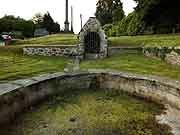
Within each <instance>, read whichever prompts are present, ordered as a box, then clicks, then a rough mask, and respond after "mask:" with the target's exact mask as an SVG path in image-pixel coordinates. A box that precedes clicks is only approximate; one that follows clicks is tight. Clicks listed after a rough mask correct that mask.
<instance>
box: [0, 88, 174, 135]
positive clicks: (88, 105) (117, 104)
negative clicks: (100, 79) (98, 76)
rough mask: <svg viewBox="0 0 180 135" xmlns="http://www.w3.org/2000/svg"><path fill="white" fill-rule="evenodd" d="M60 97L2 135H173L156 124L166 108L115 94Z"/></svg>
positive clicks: (0, 133)
mask: <svg viewBox="0 0 180 135" xmlns="http://www.w3.org/2000/svg"><path fill="white" fill-rule="evenodd" d="M60 95H61V96H60ZM60 95H59V96H55V97H52V98H50V99H48V100H47V101H45V102H43V103H41V104H40V105H38V106H36V107H33V108H32V107H31V108H30V109H28V110H27V111H26V112H25V113H24V114H22V115H21V116H19V117H18V118H17V119H16V120H15V121H14V122H13V123H11V124H9V125H4V126H3V127H2V126H1V127H0V135H171V133H170V128H169V127H168V126H167V125H161V124H158V122H157V121H156V120H155V115H158V114H160V113H162V112H163V109H164V107H163V106H162V105H158V104H155V103H152V102H147V101H145V100H143V99H138V98H135V97H132V96H129V95H128V94H126V93H123V92H118V91H112V90H111V91H110V90H77V91H69V92H66V93H61V94H60Z"/></svg>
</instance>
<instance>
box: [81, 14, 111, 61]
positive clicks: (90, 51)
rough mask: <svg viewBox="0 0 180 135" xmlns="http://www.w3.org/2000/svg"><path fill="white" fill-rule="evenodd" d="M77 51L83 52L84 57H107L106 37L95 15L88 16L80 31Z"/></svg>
mask: <svg viewBox="0 0 180 135" xmlns="http://www.w3.org/2000/svg"><path fill="white" fill-rule="evenodd" d="M78 51H79V52H81V53H82V54H83V58H84V59H98V58H105V57H107V55H108V44H107V37H106V35H105V33H104V31H103V30H102V28H101V24H100V22H99V21H98V20H97V19H96V18H95V17H90V18H89V20H88V21H87V23H86V24H85V25H84V27H83V28H82V30H81V31H80V33H79V45H78Z"/></svg>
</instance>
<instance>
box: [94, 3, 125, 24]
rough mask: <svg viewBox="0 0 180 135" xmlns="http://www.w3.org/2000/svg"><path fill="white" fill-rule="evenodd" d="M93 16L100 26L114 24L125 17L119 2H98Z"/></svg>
mask: <svg viewBox="0 0 180 135" xmlns="http://www.w3.org/2000/svg"><path fill="white" fill-rule="evenodd" d="M95 15H96V17H97V18H98V20H99V21H100V22H101V24H102V25H105V24H110V23H115V22H117V21H120V20H122V19H123V17H124V16H125V15H124V11H123V5H122V2H121V0H98V2H97V5H96V13H95Z"/></svg>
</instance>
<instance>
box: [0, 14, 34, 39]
mask: <svg viewBox="0 0 180 135" xmlns="http://www.w3.org/2000/svg"><path fill="white" fill-rule="evenodd" d="M2 32H8V33H9V32H11V33H12V32H13V33H16V32H21V33H22V34H23V35H22V36H24V37H32V36H33V33H34V23H33V22H32V21H27V20H24V19H22V18H20V17H14V16H12V15H9V16H7V15H5V16H4V17H2V18H0V33H2Z"/></svg>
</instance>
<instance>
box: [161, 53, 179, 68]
mask: <svg viewBox="0 0 180 135" xmlns="http://www.w3.org/2000/svg"><path fill="white" fill-rule="evenodd" d="M165 61H166V62H167V63H169V64H172V65H179V66H180V55H179V54H178V53H176V52H175V51H172V52H171V53H169V54H167V55H166V58H165Z"/></svg>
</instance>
